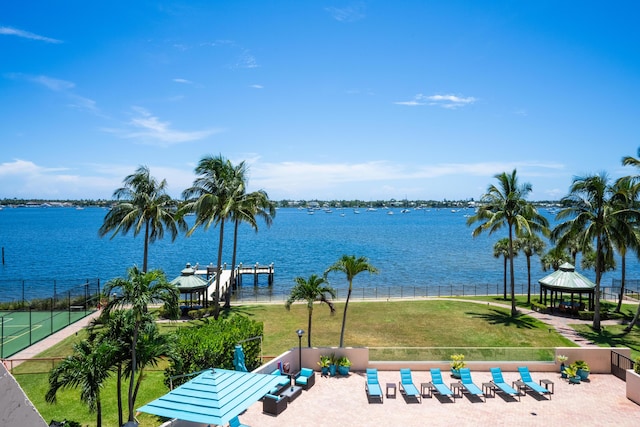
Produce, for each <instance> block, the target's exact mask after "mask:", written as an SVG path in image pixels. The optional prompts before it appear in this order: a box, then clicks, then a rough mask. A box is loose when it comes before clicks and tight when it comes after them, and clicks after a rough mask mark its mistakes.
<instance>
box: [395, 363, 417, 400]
mask: <svg viewBox="0 0 640 427" xmlns="http://www.w3.org/2000/svg"><path fill="white" fill-rule="evenodd" d="M398 386H399V387H398V388H399V389H400V393H403V394H404V395H405V397H413V398H415V399H416V400H417V401H419V402H422V394H420V391H418V388H417V387H416V386H415V385H414V384H413V379H412V378H411V369H409V368H403V369H400V382H398Z"/></svg>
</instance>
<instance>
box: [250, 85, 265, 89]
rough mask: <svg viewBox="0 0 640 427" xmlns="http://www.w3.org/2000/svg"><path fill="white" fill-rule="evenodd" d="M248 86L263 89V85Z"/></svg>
mask: <svg viewBox="0 0 640 427" xmlns="http://www.w3.org/2000/svg"><path fill="white" fill-rule="evenodd" d="M249 87H250V88H252V89H264V86H262V85H250V86H249Z"/></svg>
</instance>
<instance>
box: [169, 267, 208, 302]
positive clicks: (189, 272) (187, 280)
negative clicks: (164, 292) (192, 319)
mask: <svg viewBox="0 0 640 427" xmlns="http://www.w3.org/2000/svg"><path fill="white" fill-rule="evenodd" d="M171 284H172V285H175V286H176V288H178V290H179V291H180V300H182V299H183V295H185V297H184V299H185V300H187V301H189V307H193V305H194V301H195V304H196V305H200V306H202V307H207V306H208V303H209V298H207V288H208V287H209V284H208V283H207V281H206V280H204V279H203V278H202V277H200V276H197V275H196V269H195V268H193V267H191V264H189V263H187V266H186V267H185V268H184V269H183V270H182V271H181V272H180V276H178V277H176V278H175V279H173V280H172V281H171ZM186 295H188V297H186ZM194 296H195V298H194Z"/></svg>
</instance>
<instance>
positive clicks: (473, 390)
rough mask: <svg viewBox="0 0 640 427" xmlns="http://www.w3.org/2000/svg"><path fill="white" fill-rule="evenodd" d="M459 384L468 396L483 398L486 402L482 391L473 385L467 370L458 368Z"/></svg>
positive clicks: (469, 372)
mask: <svg viewBox="0 0 640 427" xmlns="http://www.w3.org/2000/svg"><path fill="white" fill-rule="evenodd" d="M460 382H461V383H462V387H464V388H465V390H467V392H468V393H469V394H472V395H474V396H478V397H480V398H483V399H484V401H485V402H486V401H487V398H486V396H485V395H484V393H483V392H482V390H480V388H479V387H478V386H477V385H475V384H474V383H473V380H472V379H471V371H470V370H469V368H460Z"/></svg>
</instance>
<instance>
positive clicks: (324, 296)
mask: <svg viewBox="0 0 640 427" xmlns="http://www.w3.org/2000/svg"><path fill="white" fill-rule="evenodd" d="M295 282H296V285H295V286H294V287H293V288H292V289H291V293H290V294H289V299H287V302H285V304H284V306H285V308H286V309H287V310H290V309H291V304H293V303H294V302H296V301H306V302H307V310H308V312H309V321H308V325H307V346H308V347H311V318H312V316H313V303H314V302H316V301H319V302H320V303H325V304H327V305H328V306H329V310H331V315H333V314H334V313H335V311H336V308H335V306H334V305H333V302H332V301H331V299H330V298H329V297H332V298H335V297H336V291H335V289H333V288H332V287H330V286H328V283H327V280H326V279H325V278H324V277H318V276H317V275H315V274H312V275H311V276H309V279H308V280H305V278H304V277H296V278H295Z"/></svg>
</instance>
